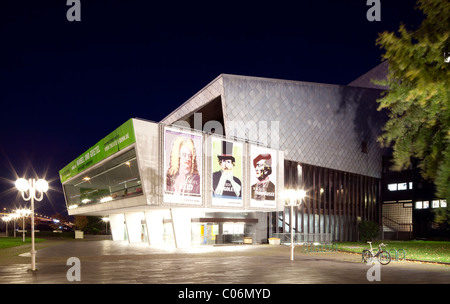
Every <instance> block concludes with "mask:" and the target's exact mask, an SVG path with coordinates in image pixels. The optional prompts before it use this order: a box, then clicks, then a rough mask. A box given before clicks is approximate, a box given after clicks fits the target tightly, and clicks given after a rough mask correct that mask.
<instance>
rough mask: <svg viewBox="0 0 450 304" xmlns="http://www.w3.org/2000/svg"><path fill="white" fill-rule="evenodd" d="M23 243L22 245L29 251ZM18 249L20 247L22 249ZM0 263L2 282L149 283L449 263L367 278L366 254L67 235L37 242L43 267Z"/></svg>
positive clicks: (443, 269) (425, 277) (427, 273)
mask: <svg viewBox="0 0 450 304" xmlns="http://www.w3.org/2000/svg"><path fill="white" fill-rule="evenodd" d="M24 249H25V248H23V250H24ZM17 250H20V248H19V249H17ZM22 253H25V254H24V256H19V257H17V256H16V257H14V258H12V259H11V263H4V262H3V263H0V283H39V284H41V283H44V284H54V283H56V284H79V283H82V284H83V283H85V284H90V283H150V284H165V283H175V284H190V283H193V284H216V283H218V284H259V283H261V284H305V283H306V284H310V283H313V284H321V283H331V284H361V283H362V284H368V283H369V284H374V283H375V284H376V283H389V284H398V283H400V284H411V283H425V284H427V283H432V284H448V283H450V267H449V266H444V265H434V264H420V263H413V262H400V263H395V262H391V263H390V264H389V265H387V266H381V268H380V279H381V281H380V282H369V281H368V280H367V277H366V274H367V272H368V270H369V268H370V267H371V266H372V265H366V264H364V263H361V257H360V255H356V254H347V253H301V251H300V249H296V251H295V260H294V261H290V259H289V257H290V248H289V247H288V246H282V245H281V246H269V245H236V246H220V247H202V248H193V249H166V248H154V247H151V246H149V245H148V244H128V243H127V242H113V241H109V240H101V241H92V240H91V241H83V240H79V241H78V240H77V241H66V242H60V243H54V244H50V245H48V246H47V247H45V248H41V249H39V248H38V253H37V257H36V262H37V268H38V271H37V272H35V273H33V272H31V271H29V270H28V269H29V268H30V264H29V263H30V261H29V257H27V255H28V254H27V252H26V251H24V252H22ZM69 257H77V258H78V259H79V260H80V264H81V265H80V273H81V281H80V282H69V281H68V280H67V272H68V270H69V269H70V268H71V266H72V264H69V265H66V263H67V259H68V258H69Z"/></svg>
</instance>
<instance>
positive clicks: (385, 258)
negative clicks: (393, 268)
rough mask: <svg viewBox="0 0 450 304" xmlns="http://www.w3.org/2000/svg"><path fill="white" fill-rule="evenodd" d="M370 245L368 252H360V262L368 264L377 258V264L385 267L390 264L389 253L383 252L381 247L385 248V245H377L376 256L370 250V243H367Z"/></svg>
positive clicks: (371, 249) (365, 250)
mask: <svg viewBox="0 0 450 304" xmlns="http://www.w3.org/2000/svg"><path fill="white" fill-rule="evenodd" d="M367 243H369V245H370V250H367V249H364V250H363V252H362V261H363V262H364V263H368V262H371V261H373V259H375V258H377V259H378V262H380V264H381V265H387V264H389V263H390V262H391V255H390V254H389V252H387V251H384V250H383V249H382V248H381V247H382V246H383V247H384V246H386V245H385V244H383V243H381V244H379V245H378V252H377V253H376V254H374V253H373V248H372V242H367Z"/></svg>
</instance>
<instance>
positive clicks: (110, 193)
mask: <svg viewBox="0 0 450 304" xmlns="http://www.w3.org/2000/svg"><path fill="white" fill-rule="evenodd" d="M386 69H387V63H383V64H381V65H380V66H378V67H377V68H375V69H374V70H372V71H370V72H369V73H368V74H366V75H363V76H361V77H360V78H358V79H357V80H355V81H354V82H352V83H351V84H349V85H348V86H342V85H330V84H321V83H310V82H302V81H289V80H280V79H268V78H259V77H248V76H237V75H227V74H222V75H219V76H218V77H217V78H216V79H214V80H213V81H212V82H210V83H209V84H208V85H206V86H205V87H204V88H203V89H201V90H200V91H199V92H198V93H197V94H195V95H194V96H192V97H191V98H190V99H189V100H187V101H186V102H184V103H183V104H182V105H180V106H179V107H178V108H177V109H175V110H174V111H173V112H172V113H170V114H169V115H168V116H167V117H166V118H164V119H163V120H162V121H161V122H159V123H156V122H150V121H146V120H142V119H130V120H129V121H127V122H125V123H124V124H123V125H121V126H120V127H119V128H118V129H116V130H115V131H113V132H112V133H111V134H109V135H108V136H106V137H105V138H104V139H102V140H100V141H99V142H98V143H97V144H95V145H94V146H92V147H91V148H90V149H88V150H87V151H86V152H85V153H84V154H83V155H81V156H80V157H78V158H77V159H75V160H74V161H72V162H71V163H70V164H69V165H67V166H66V167H65V168H64V169H62V170H61V171H60V177H61V182H62V184H63V188H64V194H65V198H66V202H67V207H68V210H69V214H70V215H101V216H109V218H110V223H111V229H112V235H113V239H114V240H124V239H127V240H129V241H130V242H141V241H144V242H148V243H149V244H151V245H163V244H172V245H175V246H177V247H189V246H192V245H198V244H216V243H229V242H253V243H255V242H256V243H259V242H267V239H268V238H270V237H274V236H275V237H280V238H282V239H284V238H285V237H287V236H288V235H290V232H291V230H292V231H293V232H294V234H295V239H296V241H299V242H302V241H328V240H329V241H331V240H336V241H354V240H357V239H358V237H359V236H358V229H357V225H358V223H359V222H360V221H362V220H372V221H376V222H379V223H381V222H383V220H382V216H383V215H384V213H383V211H382V206H384V204H383V203H382V202H383V200H382V192H383V184H382V177H383V160H382V159H383V153H384V152H385V151H383V150H382V149H381V148H380V147H379V144H378V143H377V141H376V139H377V137H378V136H379V135H380V133H381V127H382V125H383V124H384V122H385V120H386V115H385V113H383V112H380V111H377V106H378V105H377V102H376V100H377V99H378V98H379V97H380V94H381V93H382V92H383V90H385V89H386V88H383V87H379V86H376V85H373V84H372V83H371V82H370V81H368V80H370V79H372V78H381V77H383V76H384V75H385V72H386ZM227 166H228V167H227ZM182 167H183V168H184V169H183V170H182ZM181 171H184V173H181ZM286 189H304V190H305V191H306V194H307V196H306V197H305V198H304V199H303V200H301V204H300V205H299V206H298V207H295V208H294V214H292V216H291V214H289V212H290V208H287V207H285V206H284V203H285V201H286V200H285V198H284V197H283V193H284V192H283V191H284V190H286ZM291 218H292V219H291Z"/></svg>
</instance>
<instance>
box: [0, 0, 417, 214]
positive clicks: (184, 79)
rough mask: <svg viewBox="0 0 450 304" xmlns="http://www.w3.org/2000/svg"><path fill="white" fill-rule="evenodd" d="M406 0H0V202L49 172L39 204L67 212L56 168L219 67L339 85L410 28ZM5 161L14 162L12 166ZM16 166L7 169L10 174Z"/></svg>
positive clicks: (155, 115) (166, 104) (177, 100)
mask: <svg viewBox="0 0 450 304" xmlns="http://www.w3.org/2000/svg"><path fill="white" fill-rule="evenodd" d="M414 6H415V1H411V0H395V1H392V0H389V1H388V0H381V21H380V22H369V21H368V20H367V19H366V12H367V10H368V9H369V8H370V7H369V6H367V5H366V0H334V1H332V0H328V1H326V0H324V1H301V0H297V1H245V0H241V1H214V2H213V1H159V2H157V3H155V1H148V0H135V1H133V0H99V1H96V0H81V21H80V22H75V21H74V22H69V21H68V20H67V19H66V12H67V10H68V9H69V8H70V7H69V6H67V5H66V0H42V1H36V0H34V1H31V0H1V2H0V105H1V111H0V140H1V142H0V158H1V160H0V207H1V208H2V209H3V207H13V206H15V205H23V204H24V203H23V202H22V201H21V199H20V198H18V197H17V195H16V193H17V191H15V190H14V189H11V188H12V187H13V184H12V181H14V180H15V179H16V176H15V174H16V173H17V175H19V176H24V175H27V176H28V177H30V175H32V174H34V172H35V174H37V175H38V176H40V177H42V176H44V175H45V176H46V178H47V179H48V180H51V184H50V186H51V190H50V192H49V199H47V198H46V199H44V201H42V202H41V203H39V204H38V206H39V208H38V209H37V212H44V213H47V214H49V215H51V214H53V213H55V212H56V211H62V210H64V209H65V203H64V198H63V195H62V188H61V183H60V182H59V177H58V171H59V170H60V169H61V168H62V167H64V166H65V165H66V164H68V163H69V162H70V161H72V160H73V159H75V158H76V157H77V156H79V155H80V154H81V153H83V152H84V151H85V150H86V149H88V148H89V147H90V146H92V145H94V144H95V143H96V142H97V141H98V140H100V139H101V138H103V137H104V136H106V135H107V134H108V133H110V132H111V131H112V130H114V129H115V128H117V127H118V126H119V125H120V124H122V123H123V122H125V121H126V120H128V119H129V118H132V117H140V118H145V119H148V120H153V121H159V120H161V119H162V118H164V117H165V116H166V115H168V114H169V113H170V112H171V111H172V110H174V109H175V108H176V107H178V106H179V105H180V104H181V103H183V102H184V101H186V100H187V99H189V98H190V97H191V96H192V95H193V94H195V93H196V92H197V91H199V90H200V89H201V88H203V87H204V86H205V85H206V84H208V83H209V82H210V81H211V80H213V79H214V78H216V77H217V76H218V75H219V74H221V73H229V74H240V75H250V76H260V77H271V78H281V79H291V80H301V81H312V82H321V83H332V84H344V85H345V84H348V83H349V82H351V81H352V80H354V79H355V78H357V77H359V76H360V75H362V74H364V73H365V72H366V71H368V70H370V69H371V68H373V67H375V66H376V65H377V64H379V63H380V60H381V54H382V51H381V50H380V49H379V48H378V47H377V46H375V39H376V37H377V33H378V32H381V31H384V30H390V31H394V30H397V29H398V25H399V23H400V22H403V23H405V24H407V25H411V27H414V26H416V25H418V24H419V23H420V20H421V14H420V12H418V11H416V10H414ZM13 168H14V169H13ZM14 172H16V173H14Z"/></svg>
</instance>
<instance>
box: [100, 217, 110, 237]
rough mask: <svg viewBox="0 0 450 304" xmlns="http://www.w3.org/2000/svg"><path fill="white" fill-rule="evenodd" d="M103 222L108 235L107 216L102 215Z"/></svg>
mask: <svg viewBox="0 0 450 304" xmlns="http://www.w3.org/2000/svg"><path fill="white" fill-rule="evenodd" d="M102 221H103V223H105V224H106V235H108V223H109V217H106V216H105V217H102Z"/></svg>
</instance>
